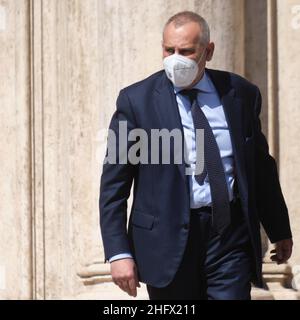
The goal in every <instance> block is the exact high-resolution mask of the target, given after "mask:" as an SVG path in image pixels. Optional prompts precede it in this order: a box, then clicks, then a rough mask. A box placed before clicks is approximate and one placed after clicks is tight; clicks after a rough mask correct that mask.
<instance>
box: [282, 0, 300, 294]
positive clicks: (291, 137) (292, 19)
mask: <svg viewBox="0 0 300 320" xmlns="http://www.w3.org/2000/svg"><path fill="white" fill-rule="evenodd" d="M277 2H278V13H277V19H278V48H279V50H278V81H279V117H278V131H279V146H280V159H279V161H280V179H281V183H282V189H283V193H284V195H285V197H286V200H287V205H288V208H289V211H290V216H291V222H292V230H293V234H294V254H293V257H292V259H291V263H292V264H293V265H297V266H300V232H299V228H300V197H299V190H300V162H299V154H300V143H299V136H300V126H299V121H300V112H299V110H300V99H299V83H300V72H299V70H300V59H299V44H300V24H299V23H298V24H297V21H298V22H299V20H300V17H299V8H300V7H299V1H296V0H287V1H277ZM296 6H297V7H298V10H295V8H296ZM293 8H294V9H293ZM293 12H298V15H296V14H295V13H293ZM296 270H297V277H298V278H299V277H300V272H299V268H297V269H296ZM298 282H299V281H298ZM299 288H300V286H298V289H299Z"/></svg>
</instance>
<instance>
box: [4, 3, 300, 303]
mask: <svg viewBox="0 0 300 320" xmlns="http://www.w3.org/2000/svg"><path fill="white" fill-rule="evenodd" d="M185 9H188V10H194V11H196V12H198V13H200V14H201V15H203V16H204V17H205V18H206V19H207V21H208V23H209V24H210V26H211V31H212V40H213V41H214V42H215V43H216V53H215V57H214V59H213V62H212V63H210V64H209V67H211V68H220V69H224V70H229V71H233V72H236V73H239V74H241V75H243V76H245V77H247V78H248V79H249V80H251V81H252V82H254V83H256V84H257V85H258V86H259V87H260V89H261V91H262V95H263V104H264V105H263V110H262V115H261V119H262V123H263V129H264V132H265V134H266V135H267V137H268V140H269V144H270V150H271V153H272V154H273V155H274V156H275V157H276V159H277V161H278V165H279V169H280V179H281V183H282V188H283V193H284V195H285V197H286V200H287V204H288V207H289V209H290V216H291V222H292V226H293V232H294V238H295V239H294V242H295V248H294V255H293V258H292V259H291V261H290V264H291V265H292V266H293V268H294V269H293V270H294V273H295V281H294V284H295V286H298V288H299V287H300V282H299V277H300V270H299V268H300V246H299V243H300V235H299V228H300V218H299V214H300V209H299V207H300V206H299V205H300V203H299V202H300V197H298V195H297V191H298V190H299V188H300V178H299V177H300V163H299V161H298V158H297V156H298V153H299V151H300V144H299V142H298V135H297V134H298V133H300V132H299V130H300V129H299V128H300V126H299V125H298V122H299V120H300V119H299V118H300V102H299V99H298V91H299V82H300V72H299V68H300V59H299V55H298V51H299V50H300V41H299V40H300V1H299V0H285V1H276V0H251V1H250V0H227V1H226V2H225V1H220V0H203V1H201V0H195V1H194V0H193V1H192V0H151V1H150V0H113V1H110V0H84V1H83V0H0V115H1V116H0V128H1V140H0V151H1V166H0V181H1V182H0V200H1V201H0V221H1V223H0V298H3V299H31V298H34V299H54V298H64V297H76V296H78V295H80V294H83V293H86V292H90V291H91V290H94V289H95V287H96V285H95V286H91V285H90V286H87V285H85V282H84V274H85V272H86V270H87V268H93V266H95V270H98V271H97V272H98V273H99V272H100V273H101V272H102V273H103V275H105V274H107V266H104V265H102V264H101V263H102V262H103V250H102V243H101V237H100V230H99V218H98V193H99V181H100V174H101V161H102V159H103V155H104V148H105V141H106V138H105V131H103V129H105V128H107V126H108V123H109V120H110V117H111V115H112V113H113V111H114V109H115V101H116V97H117V94H118V92H119V90H120V89H121V88H123V87H125V86H126V85H129V84H131V83H133V82H136V81H138V80H140V79H143V78H144V77H146V76H148V75H149V74H151V73H153V72H155V71H157V70H159V69H161V68H162V58H161V32H162V27H163V25H164V23H165V21H166V20H167V19H168V17H169V16H171V15H172V14H174V13H176V12H178V11H181V10H185ZM265 246H266V243H265ZM88 270H90V269H88ZM101 270H102V271H101ZM103 270H104V271H103ZM105 270H106V271H105ZM97 272H96V273H97Z"/></svg>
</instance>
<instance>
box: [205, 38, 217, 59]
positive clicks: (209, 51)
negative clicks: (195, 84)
mask: <svg viewBox="0 0 300 320" xmlns="http://www.w3.org/2000/svg"><path fill="white" fill-rule="evenodd" d="M206 50H207V55H206V61H211V59H212V57H213V55H214V51H215V44H214V43H213V42H210V43H209V44H208V46H207V48H206Z"/></svg>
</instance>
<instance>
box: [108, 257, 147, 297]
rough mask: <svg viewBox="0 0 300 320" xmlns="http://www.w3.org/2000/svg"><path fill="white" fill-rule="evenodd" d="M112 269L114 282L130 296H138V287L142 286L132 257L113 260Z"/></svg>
mask: <svg viewBox="0 0 300 320" xmlns="http://www.w3.org/2000/svg"><path fill="white" fill-rule="evenodd" d="M110 271H111V276H112V279H113V282H114V283H115V284H116V285H118V286H119V287H120V288H121V289H122V290H123V291H125V292H127V293H128V294H129V295H130V296H133V297H136V295H137V291H136V288H137V287H140V286H141V285H140V283H139V280H138V276H137V267H136V264H135V262H134V259H132V258H125V259H119V260H115V261H112V262H111V263H110Z"/></svg>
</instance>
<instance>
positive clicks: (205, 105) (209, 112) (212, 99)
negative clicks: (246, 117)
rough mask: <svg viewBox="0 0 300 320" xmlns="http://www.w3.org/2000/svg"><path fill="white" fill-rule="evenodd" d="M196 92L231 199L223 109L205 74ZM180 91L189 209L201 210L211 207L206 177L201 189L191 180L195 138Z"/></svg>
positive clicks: (231, 172) (229, 147)
mask: <svg viewBox="0 0 300 320" xmlns="http://www.w3.org/2000/svg"><path fill="white" fill-rule="evenodd" d="M194 88H197V89H199V90H200V92H199V94H198V97H197V101H198V105H199V106H200V107H201V109H202V111H203V112H204V114H205V116H206V118H207V120H208V122H209V124H210V126H211V128H212V131H213V134H214V136H215V139H216V141H217V145H218V147H219V150H220V156H221V159H222V163H223V167H224V172H225V177H226V182H227V188H228V194H229V200H230V201H231V200H232V199H233V185H234V159H233V150H232V143H231V138H230V132H229V128H228V124H227V121H226V117H225V114H224V109H223V106H222V104H221V101H220V98H219V96H218V93H217V91H216V88H215V86H214V85H213V83H212V81H211V79H210V78H209V76H208V74H207V73H206V72H205V73H204V75H203V77H202V79H201V80H200V81H199V82H198V83H197V84H196V85H195V86H194ZM180 90H181V88H178V87H174V92H175V94H176V100H177V104H178V109H179V113H180V117H181V123H182V127H183V132H184V139H185V144H186V150H187V160H188V164H187V165H188V166H190V168H191V171H192V174H191V175H189V176H188V179H189V186H190V207H191V208H199V207H202V206H210V205H211V204H212V200H211V193H210V186H209V178H208V176H206V178H205V180H204V183H203V185H200V184H199V183H198V182H197V181H196V180H195V176H194V171H195V163H196V138H195V137H196V135H195V129H194V123H193V117H192V112H191V104H190V101H189V99H188V98H187V97H186V96H183V95H181V94H180ZM124 258H132V255H131V254H130V253H120V254H117V255H114V256H112V257H111V258H110V259H109V262H112V261H114V260H119V259H124Z"/></svg>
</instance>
